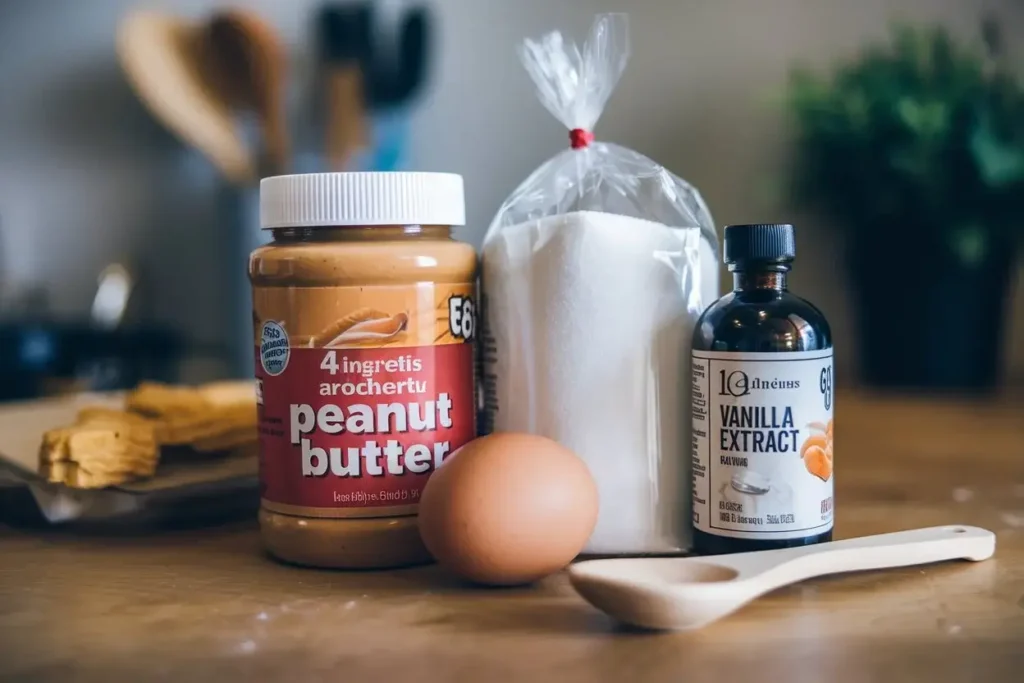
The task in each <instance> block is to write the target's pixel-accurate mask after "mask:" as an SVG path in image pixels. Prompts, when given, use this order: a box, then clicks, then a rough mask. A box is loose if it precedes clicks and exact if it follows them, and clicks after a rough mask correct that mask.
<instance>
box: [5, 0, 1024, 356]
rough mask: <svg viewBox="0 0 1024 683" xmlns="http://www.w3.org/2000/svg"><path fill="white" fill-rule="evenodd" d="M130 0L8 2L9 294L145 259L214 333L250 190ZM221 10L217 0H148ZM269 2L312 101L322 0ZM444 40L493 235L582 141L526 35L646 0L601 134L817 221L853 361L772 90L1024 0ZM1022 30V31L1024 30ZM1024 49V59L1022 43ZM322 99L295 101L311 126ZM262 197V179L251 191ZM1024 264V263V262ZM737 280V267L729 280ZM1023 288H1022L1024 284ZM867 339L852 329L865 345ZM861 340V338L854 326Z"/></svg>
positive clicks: (425, 131)
mask: <svg viewBox="0 0 1024 683" xmlns="http://www.w3.org/2000/svg"><path fill="white" fill-rule="evenodd" d="M135 4H137V3H135V2H132V1H131V0H90V1H89V2H81V1H78V0H34V1H33V2H28V1H24V2H14V1H10V0H8V1H7V2H0V232H2V240H3V242H2V249H3V253H2V270H0V282H2V283H3V286H4V289H3V291H2V292H0V295H2V296H4V297H9V296H11V295H12V294H11V293H12V291H13V290H15V289H16V288H18V287H20V286H24V285H26V284H28V283H31V282H45V283H48V284H49V289H50V299H51V303H52V306H53V309H54V310H55V311H56V312H58V313H63V314H73V313H81V312H84V311H85V310H86V309H87V307H88V303H89V301H90V298H91V296H92V292H93V289H94V283H95V276H96V273H97V272H98V271H99V270H100V269H101V268H102V267H103V266H104V265H105V264H106V263H108V262H109V261H111V260H114V259H122V258H124V259H130V260H132V261H133V262H135V263H137V264H138V265H139V267H140V268H141V270H142V274H143V280H144V282H143V285H144V290H143V292H142V295H143V296H144V297H145V302H146V308H145V311H144V314H145V315H146V316H147V317H148V318H149V319H152V320H159V321H166V322H173V323H176V324H180V325H183V326H186V327H187V328H188V329H189V331H190V333H191V334H192V335H193V336H194V337H196V338H198V339H203V340H207V341H217V340H219V339H222V338H223V337H224V335H225V334H226V330H224V322H223V321H224V320H225V312H226V310H227V309H228V308H229V307H230V305H231V304H230V297H229V296H228V294H227V289H226V286H225V284H224V283H225V278H224V273H226V272H229V269H242V268H244V264H243V263H241V262H240V261H239V260H238V258H237V254H233V253H231V252H230V251H229V250H228V249H227V247H226V246H225V243H224V240H223V236H224V233H225V232H226V231H227V230H229V229H230V227H231V221H232V220H235V219H234V218H232V216H233V215H235V214H233V213H232V212H231V211H230V210H229V209H228V208H226V207H230V206H231V204H232V202H233V195H232V193H231V192H230V191H228V190H226V189H225V188H223V187H222V186H220V185H219V183H218V182H217V179H216V176H215V174H214V172H213V171H212V170H211V169H210V168H209V167H208V166H207V165H206V164H205V162H204V161H203V160H202V159H200V158H199V157H198V156H197V155H196V154H194V153H192V152H190V151H188V150H184V149H183V148H181V147H180V146H179V144H178V143H177V141H176V140H174V139H173V138H172V137H171V136H170V135H169V134H168V133H166V132H165V131H163V130H162V129H161V128H160V127H159V125H158V124H156V123H155V122H153V121H152V120H151V118H150V117H149V116H148V114H147V113H146V112H145V110H143V109H142V107H141V106H140V105H139V104H137V103H136V101H135V99H134V97H133V95H132V93H131V92H130V91H129V89H128V87H127V85H126V84H125V82H124V80H123V79H122V77H121V76H120V72H119V70H118V66H117V63H116V60H115V55H114V49H113V43H114V34H115V25H116V22H117V20H118V17H119V16H120V15H121V14H122V13H123V12H124V11H125V10H126V9H127V8H129V7H131V6H133V5H135ZM148 4H149V5H157V6H161V5H162V6H164V7H173V8H174V10H175V11H177V12H180V13H182V14H187V15H192V16H201V15H203V14H205V13H207V12H208V11H209V10H210V9H211V8H213V7H215V6H216V5H218V4H222V3H218V2H214V1H213V0H177V1H175V2H173V3H172V2H163V3H148ZM237 4H242V5H246V6H249V7H251V8H253V9H256V10H258V11H260V12H262V13H263V14H264V15H265V16H266V17H267V18H269V19H271V20H272V21H273V22H274V24H275V25H276V26H277V27H278V29H279V30H280V31H281V33H282V35H283V37H284V39H285V40H286V42H287V43H288V44H289V48H290V50H291V51H292V55H293V56H292V65H291V67H292V75H293V85H294V87H293V89H294V91H295V92H294V97H293V98H292V103H291V108H292V109H293V111H294V112H296V113H298V112H301V111H303V110H305V109H306V108H308V105H309V101H308V97H307V96H306V94H305V93H303V90H304V89H305V87H306V86H307V85H308V79H309V74H310V70H311V66H312V65H311V58H312V55H311V52H312V49H313V45H312V40H311V37H310V34H309V28H310V26H309V23H310V21H309V19H310V17H309V15H310V12H311V10H312V9H313V8H314V7H316V6H317V3H314V2H311V1H310V0H291V1H289V2H283V1H280V0H258V1H256V0H251V1H249V2H240V3H237ZM433 4H434V6H435V8H436V14H437V18H438V19H439V22H438V24H439V26H438V29H439V34H440V35H439V39H440V40H439V43H440V46H439V54H437V55H436V61H435V67H436V68H435V69H434V74H433V77H432V78H433V80H432V86H433V87H432V89H431V91H430V93H429V94H428V95H427V97H426V98H425V100H424V102H423V103H422V105H423V106H422V107H421V108H420V109H419V111H418V112H417V114H416V116H415V124H414V125H415V128H414V131H415V144H414V149H413V156H414V159H415V160H416V163H417V165H418V166H420V167H422V168H425V169H429V170H451V171H456V172H460V173H462V174H464V175H465V176H466V180H467V188H468V193H469V197H468V199H469V217H470V225H469V227H468V228H467V229H466V230H465V231H464V237H465V238H466V239H469V240H472V241H474V242H477V243H478V242H479V239H480V237H481V236H482V231H483V230H484V228H485V227H486V224H487V222H488V220H489V219H490V216H491V214H492V213H493V211H494V210H495V208H496V207H497V206H498V204H499V203H500V202H501V200H502V199H503V198H504V197H505V195H506V194H507V193H508V192H509V191H510V190H511V189H512V188H513V187H514V186H515V185H516V184H517V183H518V182H519V181H520V180H522V179H523V178H524V177H525V176H526V175H527V174H528V173H529V172H530V171H531V170H532V169H533V168H534V167H536V166H537V165H538V164H539V163H540V162H541V161H542V160H544V159H545V158H547V157H548V156H550V155H551V154H552V153H554V152H555V151H556V150H558V149H560V148H562V147H564V146H565V144H566V133H565V131H564V130H561V129H560V127H559V125H558V124H557V123H556V122H555V121H554V120H553V119H552V118H551V117H550V115H549V114H547V112H546V111H545V110H544V109H542V107H541V106H540V105H539V104H538V103H537V101H536V99H535V96H534V94H533V92H532V91H531V86H530V83H529V81H528V79H527V77H526V75H525V74H524V72H523V71H522V68H521V66H520V65H519V63H518V61H517V59H516V56H515V51H514V48H515V45H516V43H517V41H518V40H520V39H521V37H523V36H525V35H537V34H540V33H541V32H544V31H546V30H549V29H552V28H561V29H565V30H568V31H571V32H573V33H574V34H575V35H577V36H582V35H583V33H584V31H585V30H586V28H587V27H588V26H589V23H590V20H591V17H592V15H593V14H594V13H595V12H599V11H610V10H616V9H621V8H628V10H629V12H630V15H631V19H632V37H633V46H634V49H633V57H632V60H631V62H630V65H629V68H628V69H627V71H626V74H625V77H624V79H623V81H622V83H621V85H620V87H619V89H618V91H617V92H616V94H615V95H614V97H613V98H612V101H611V104H610V105H609V107H608V110H607V112H606V115H605V116H604V118H603V119H602V121H601V122H600V124H599V126H598V131H597V132H598V135H599V136H600V137H602V138H605V139H609V140H614V141H616V142H619V143H621V144H624V145H627V146H629V147H633V148H635V149H637V150H639V151H641V152H644V153H646V154H648V155H650V156H652V157H654V158H655V159H657V160H659V161H661V162H662V163H664V164H665V165H666V166H668V167H669V168H671V169H672V170H674V171H675V172H677V173H679V174H680V175H682V176H683V177H685V178H687V179H688V180H690V181H692V182H694V183H695V184H696V185H697V186H698V187H699V188H700V189H701V190H702V192H703V193H704V195H705V198H706V199H707V201H708V202H709V204H710V206H711V209H712V212H713V213H714V215H715V218H716V221H717V222H718V224H719V225H724V224H726V223H730V222H739V221H751V220H758V221H763V220H774V219H790V220H795V221H797V222H798V226H799V231H798V235H799V259H798V268H797V270H796V271H795V274H794V276H793V278H792V279H793V286H794V288H795V289H797V290H798V291H799V292H801V293H803V294H804V295H806V296H808V298H811V299H813V300H814V301H815V302H817V303H819V304H820V305H821V306H822V308H824V309H825V311H826V313H827V314H828V315H829V317H830V318H831V320H832V321H833V325H834V327H835V331H836V335H837V362H838V364H839V365H840V369H841V370H842V369H844V368H849V367H850V365H851V363H852V362H853V356H852V353H853V351H854V349H853V348H852V346H853V341H852V329H851V321H850V318H849V314H848V308H849V306H848V302H847V298H846V284H845V282H844V277H843V269H842V268H841V264H840V261H839V249H840V245H839V242H838V240H837V238H836V234H835V233H834V232H833V231H832V230H831V229H830V228H829V226H827V225H823V224H821V223H820V222H818V221H815V220H813V219H811V218H809V217H802V216H798V215H794V214H793V213H791V212H790V211H787V209H786V207H785V206H782V205H780V203H779V202H778V200H777V199H775V198H774V197H773V190H774V189H775V188H777V186H778V185H779V184H780V183H781V177H782V174H783V173H784V172H785V167H786V161H785V160H786V155H787V144H786V131H785V125H784V117H783V113H782V112H781V111H780V110H779V108H778V106H777V105H776V104H775V103H773V102H772V99H773V98H774V97H776V96H777V95H778V94H779V93H780V92H781V88H782V86H783V85H784V82H785V76H786V72H787V69H788V68H789V67H790V66H791V65H793V64H794V63H795V62H797V61H804V62H810V63H826V62H827V61H828V60H831V59H833V58H837V57H841V56H843V55H846V54H849V53H851V52H852V51H854V50H855V49H856V48H857V47H858V46H860V45H861V44H862V43H863V42H864V41H866V40H869V39H872V38H876V37H881V36H883V35H884V31H885V29H886V24H887V22H888V20H889V19H890V18H906V19H915V20H922V21H930V20H939V21H942V22H945V23H947V24H949V25H950V26H952V27H953V28H954V29H955V30H956V31H957V32H959V33H961V34H963V35H964V36H973V35H974V31H975V29H976V25H977V20H978V15H979V13H980V12H981V11H982V10H984V9H994V10H998V11H1000V12H1001V16H1002V17H1003V19H1004V22H1005V24H1006V31H1005V33H1006V36H1007V38H1008V39H1009V40H1010V41H1011V49H1012V50H1014V51H1015V53H1016V54H1018V55H1021V54H1024V52H1022V48H1024V46H1022V45H1021V44H1020V43H1021V41H1022V36H1024V31H1022V30H1021V29H1022V28H1024V4H1022V3H1020V2H1014V1H1013V0H984V1H982V0H979V1H975V2H971V1H968V0H858V1H857V2H850V1H843V0H630V2H628V3H624V2H618V3H616V2H611V1H610V0H559V1H557V2H553V1H551V0H436V1H435V2H434V3H433ZM1014 41H1016V42H1014ZM1021 61H1022V63H1024V60H1021ZM305 120H306V119H305V118H302V117H299V116H296V117H295V119H294V121H295V122H296V126H301V125H302V124H301V123H300V122H301V121H305ZM242 199H243V200H244V201H248V202H249V203H250V204H251V202H252V200H253V195H252V193H251V192H250V193H248V194H247V195H242ZM1018 282H1019V283H1024V278H1018ZM723 283H725V278H724V277H723ZM1018 289H1019V290H1020V289H1021V287H1018ZM1012 308H1013V323H1012V325H1011V327H1012V330H1011V337H1010V339H1009V343H1008V349H1009V350H1010V352H1009V355H1010V358H1009V359H1008V362H1009V364H1010V367H1011V372H1013V373H1014V374H1015V375H1019V376H1020V375H1024V292H1022V291H1018V292H1017V293H1016V295H1015V298H1014V300H1013V303H1012ZM846 339H850V341H849V342H845V340H846ZM844 342H845V343H844Z"/></svg>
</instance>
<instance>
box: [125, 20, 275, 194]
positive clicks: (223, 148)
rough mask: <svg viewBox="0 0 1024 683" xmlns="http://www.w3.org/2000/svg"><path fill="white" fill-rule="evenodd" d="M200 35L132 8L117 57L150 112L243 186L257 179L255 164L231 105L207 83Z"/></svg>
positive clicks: (187, 25)
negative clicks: (236, 125)
mask: <svg viewBox="0 0 1024 683" xmlns="http://www.w3.org/2000/svg"><path fill="white" fill-rule="evenodd" d="M203 34H204V30H203V26H202V25H201V24H198V23H191V22H188V21H186V20H184V19H180V18H178V17H175V16H172V15H168V14H163V13H161V12H157V11H153V10H136V11H133V12H132V13H130V14H128V15H127V16H126V17H125V19H124V20H123V21H122V22H121V24H120V25H119V27H118V33H117V53H118V58H119V60H120V62H121V67H122V68H123V69H124V72H125V75H126V76H127V78H128V82H129V83H130V85H131V86H132V89H133V90H134V91H135V93H136V95H138V97H139V99H140V100H142V103H143V104H144V105H145V106H146V107H147V108H148V109H149V110H150V112H151V113H152V114H153V115H154V116H155V117H156V118H157V119H158V120H159V121H160V122H161V123H163V124H164V125H165V126H166V127H167V128H169V129H170V130H171V131H172V132H173V133H174V134H176V135H177V136H178V137H179V138H181V139H182V140H183V141H184V142H186V143H187V144H189V145H191V146H192V147H195V148H196V149H198V150H199V151H200V152H202V153H203V154H204V155H205V156H206V157H207V158H208V159H209V160H210V161H211V162H212V163H213V165H214V166H216V167H217V169H218V170H219V171H220V172H221V173H222V174H223V175H224V176H225V177H226V178H227V179H228V180H229V181H230V182H232V183H236V184H244V183H247V182H250V181H252V180H254V179H255V175H256V174H255V168H254V164H253V161H252V158H251V155H250V154H249V150H248V149H247V148H246V146H245V143H244V141H243V140H242V138H241V136H240V135H239V134H238V131H237V129H236V127H235V122H234V118H233V117H232V115H231V108H230V106H229V104H228V103H227V102H226V101H225V100H224V97H223V96H222V94H221V93H219V92H218V91H217V90H216V89H215V88H213V87H211V85H210V83H209V79H208V77H207V74H206V70H205V67H206V65H205V63H204V59H203V52H204V50H203Z"/></svg>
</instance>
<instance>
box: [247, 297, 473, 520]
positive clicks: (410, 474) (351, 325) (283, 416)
mask: <svg viewBox="0 0 1024 683" xmlns="http://www.w3.org/2000/svg"><path fill="white" fill-rule="evenodd" d="M473 289H474V288H473V286H472V285H469V284H466V285H435V284H432V283H421V284H417V285H402V286H394V287H389V286H380V287H256V288H255V289H254V292H253V304H254V306H253V322H254V324H255V328H256V329H255V332H256V380H257V391H258V408H259V430H260V490H261V497H262V501H263V507H264V508H266V509H268V510H271V511H274V512H281V513H284V514H295V515H299V516H305V517H389V516H396V515H405V514H415V513H416V507H417V504H418V502H419V497H420V492H421V491H422V490H423V486H424V484H426V481H427V478H428V477H429V476H430V473H431V472H433V471H434V470H435V469H436V468H437V467H438V466H439V465H440V464H441V463H442V462H443V461H444V459H445V457H447V456H448V455H449V454H451V453H452V452H453V451H454V450H455V449H457V448H458V447H459V446H461V445H462V444H464V443H466V442H467V441H469V440H470V439H472V438H473V437H474V435H475V433H476V426H475V410H476V405H475V395H474V386H473V381H474V377H473V370H474V365H473V364H474V358H473V344H472V341H473V339H474V336H475V330H476V312H475V307H474V299H473V294H474V291H473Z"/></svg>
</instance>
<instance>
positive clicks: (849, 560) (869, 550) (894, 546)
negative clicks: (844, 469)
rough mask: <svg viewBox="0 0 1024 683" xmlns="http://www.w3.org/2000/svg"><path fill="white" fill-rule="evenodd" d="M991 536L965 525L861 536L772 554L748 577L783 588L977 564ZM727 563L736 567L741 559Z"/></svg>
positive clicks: (991, 546)
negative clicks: (847, 576)
mask: <svg viewBox="0 0 1024 683" xmlns="http://www.w3.org/2000/svg"><path fill="white" fill-rule="evenodd" d="M995 546H996V540H995V534H993V533H992V532H991V531H988V530H986V529H980V528H978V527H971V526H938V527H929V528H926V529H915V530H913V531H899V532H896V533H892V534H880V535H878V536H864V537H862V538H852V539H849V540H845V541H836V542H834V543H824V544H821V545H817V546H808V547H806V548H792V549H789V550H782V551H776V552H774V553H772V559H773V560H774V562H772V563H771V564H770V565H769V566H763V567H761V569H763V573H761V574H758V575H757V576H754V577H751V580H752V581H757V582H764V583H765V585H766V586H771V587H778V586H784V585H787V584H790V583H795V582H797V581H802V580H804V579H809V578H811V577H814V576H823V575H826V574H840V573H844V572H855V571H864V570H868V569H884V568H886V567H906V566H910V565H917V564H928V563H931V562H942V561H944V560H957V559H965V560H971V561H974V562H978V561H980V560H984V559H987V558H989V557H991V556H992V554H993V553H994V552H995ZM734 560H735V562H732V563H729V564H731V565H732V566H734V567H736V568H737V569H740V568H741V567H742V565H743V559H742V556H739V555H736V556H734Z"/></svg>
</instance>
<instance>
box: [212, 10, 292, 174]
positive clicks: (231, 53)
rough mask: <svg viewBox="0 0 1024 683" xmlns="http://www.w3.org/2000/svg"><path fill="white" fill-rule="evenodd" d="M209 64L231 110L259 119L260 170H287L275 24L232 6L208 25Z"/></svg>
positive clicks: (281, 56) (281, 63)
mask: <svg viewBox="0 0 1024 683" xmlns="http://www.w3.org/2000/svg"><path fill="white" fill-rule="evenodd" d="M206 39H207V47H208V50H209V59H208V66H209V69H210V72H211V77H212V78H213V82H214V83H215V84H216V86H217V88H218V89H219V90H220V91H221V92H222V93H223V94H224V96H225V97H226V98H227V101H228V102H229V103H230V104H231V105H232V106H233V107H234V108H235V109H251V110H253V111H255V112H256V113H257V115H258V116H259V118H260V123H261V128H262V134H263V144H264V164H263V175H276V174H279V173H283V172H285V170H286V169H287V165H288V158H289V153H290V143H289V139H288V128H287V122H286V120H285V111H284V109H285V93H284V81H285V68H286V55H285V50H284V48H283V46H282V45H281V42H280V40H279V39H278V37H277V34H276V32H275V31H274V29H273V28H272V27H271V26H270V25H269V24H267V23H266V22H265V21H263V20H262V19H261V18H260V17H259V16H258V15H257V14H255V13H254V12H250V11H246V10H241V9H230V10H224V11H221V12H218V13H217V14H214V15H213V17H211V19H210V21H209V23H208V24H207V27H206Z"/></svg>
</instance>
